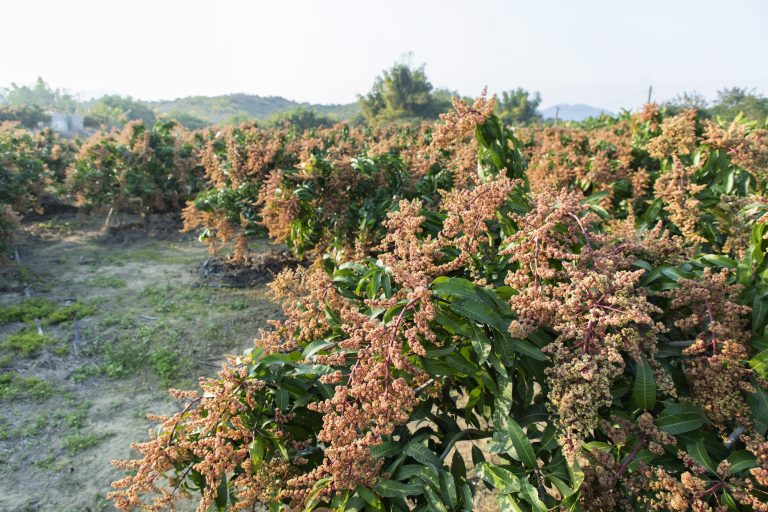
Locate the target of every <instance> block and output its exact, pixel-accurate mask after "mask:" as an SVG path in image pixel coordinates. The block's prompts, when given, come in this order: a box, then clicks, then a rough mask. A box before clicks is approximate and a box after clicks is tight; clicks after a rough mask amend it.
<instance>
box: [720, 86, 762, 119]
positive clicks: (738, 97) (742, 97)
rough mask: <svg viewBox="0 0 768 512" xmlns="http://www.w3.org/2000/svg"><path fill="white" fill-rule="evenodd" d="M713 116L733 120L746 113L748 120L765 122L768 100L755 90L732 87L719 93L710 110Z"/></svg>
mask: <svg viewBox="0 0 768 512" xmlns="http://www.w3.org/2000/svg"><path fill="white" fill-rule="evenodd" d="M710 111H711V113H712V115H714V116H720V117H722V118H724V119H733V118H735V117H736V116H737V115H739V113H742V112H743V113H744V117H746V118H747V119H754V120H757V121H765V120H766V118H768V98H766V97H764V96H762V95H760V94H757V93H756V92H755V91H754V90H747V89H746V88H742V87H731V88H728V89H723V90H721V91H718V92H717V99H716V100H715V103H714V105H713V106H712V108H711V109H710Z"/></svg>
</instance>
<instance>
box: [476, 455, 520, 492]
mask: <svg viewBox="0 0 768 512" xmlns="http://www.w3.org/2000/svg"><path fill="white" fill-rule="evenodd" d="M475 470H476V472H477V476H478V477H480V478H481V479H482V480H483V481H484V482H486V483H487V484H488V485H490V486H492V487H493V488H494V489H495V490H496V492H498V493H499V494H510V493H517V492H520V480H519V479H518V478H517V476H516V475H515V474H514V473H512V472H511V471H509V470H508V469H504V468H502V467H499V466H496V465H495V464H491V463H488V462H482V463H480V464H478V465H477V467H476V468H475Z"/></svg>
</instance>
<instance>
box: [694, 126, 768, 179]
mask: <svg viewBox="0 0 768 512" xmlns="http://www.w3.org/2000/svg"><path fill="white" fill-rule="evenodd" d="M702 142H704V144H708V145H710V146H712V147H713V148H716V149H720V150H723V151H726V152H727V153H728V155H729V156H730V157H731V161H733V163H734V164H736V165H737V166H739V167H741V168H743V169H746V170H747V171H749V172H751V173H753V174H754V175H755V176H756V177H758V178H762V179H763V180H765V179H766V175H768V130H766V129H764V128H757V129H748V127H747V125H745V124H743V123H737V122H735V121H734V122H732V123H731V124H730V125H729V126H728V128H726V129H724V128H722V127H720V126H719V125H717V124H715V123H713V122H712V121H707V122H706V124H705V127H704V137H703V141H702Z"/></svg>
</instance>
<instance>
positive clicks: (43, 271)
mask: <svg viewBox="0 0 768 512" xmlns="http://www.w3.org/2000/svg"><path fill="white" fill-rule="evenodd" d="M97 227H98V226H97V225H93V224H89V223H87V222H83V221H78V219H77V218H75V217H73V216H70V217H66V216H61V217H58V218H54V219H53V220H47V221H45V222H40V223H33V224H27V225H26V226H25V230H26V232H27V234H26V236H24V237H23V239H22V240H21V241H20V243H19V246H18V247H19V254H20V257H21V263H22V265H23V267H24V269H22V273H21V278H22V280H24V281H27V282H30V283H31V286H30V292H31V296H32V298H33V300H32V301H30V300H26V301H25V300H24V293H23V290H22V289H19V288H18V286H17V285H18V283H17V282H11V281H7V280H6V282H4V283H0V285H2V288H4V289H5V291H3V292H2V293H0V511H13V512H15V511H25V510H29V511H32V510H45V511H48V510H51V511H70V510H71V511H88V510H90V511H95V510H111V506H110V504H109V503H108V502H107V501H106V499H105V495H106V493H107V492H108V491H109V484H110V482H111V481H113V480H115V479H117V478H119V477H121V476H122V473H121V472H120V471H118V470H116V469H114V468H112V467H111V465H110V464H109V461H110V460H112V459H123V458H127V457H129V456H130V455H131V453H130V449H129V447H128V446H129V444H130V443H131V442H132V441H136V440H142V439H145V438H146V435H147V434H146V432H147V429H148V428H150V427H152V424H150V423H149V422H148V421H147V420H146V419H145V414H146V413H147V412H154V413H166V412H169V411H172V410H174V409H176V408H177V407H178V405H177V404H176V403H174V402H173V401H172V400H170V399H169V398H168V397H167V394H166V392H165V389H167V388H168V387H182V388H193V387H195V383H196V380H197V377H198V376H199V375H203V374H207V375H211V374H213V373H215V371H216V368H217V366H218V362H219V361H220V360H221V357H222V355H223V354H225V353H239V352H240V351H241V350H242V349H243V348H245V347H247V346H249V343H250V340H251V339H252V338H253V337H254V336H255V335H256V333H257V331H258V329H259V327H264V325H265V324H264V322H265V320H267V319H269V318H275V317H276V316H277V315H278V310H277V308H276V306H275V305H274V304H272V303H271V302H270V301H269V299H268V298H267V297H266V295H265V291H266V289H265V287H264V286H258V287H254V288H248V289H229V288H212V287H210V286H204V285H202V284H203V281H202V279H201V277H200V265H201V264H202V262H203V261H205V260H206V258H207V254H206V251H205V248H203V247H202V246H201V244H199V242H197V240H195V239H194V237H191V236H186V235H181V234H179V233H177V232H176V231H175V229H165V230H160V231H158V232H152V233H149V234H148V233H147V232H145V231H143V230H138V231H136V232H131V233H118V234H117V235H114V236H108V237H106V238H105V237H103V236H102V235H100V233H99V232H98V230H97ZM33 306H34V307H37V308H38V309H36V310H33ZM14 308H15V309H14ZM41 308H42V309H41ZM30 311H32V313H35V314H37V313H39V312H40V311H42V312H43V313H45V314H42V313H41V314H42V318H41V319H40V322H38V323H39V324H40V325H41V328H42V330H43V333H44V334H43V336H42V337H39V336H36V335H35V334H36V333H37V328H36V324H35V322H34V320H33V319H30V318H21V317H23V316H24V314H25V313H29V312H30ZM73 311H77V312H76V313H74V314H73ZM14 315H15V317H14ZM27 316H29V315H27ZM9 318H10V319H9Z"/></svg>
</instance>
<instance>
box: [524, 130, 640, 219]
mask: <svg viewBox="0 0 768 512" xmlns="http://www.w3.org/2000/svg"><path fill="white" fill-rule="evenodd" d="M530 132H531V137H530V138H531V140H532V141H533V143H532V144H530V145H528V146H527V147H526V157H527V158H528V170H527V172H526V176H527V177H528V180H529V182H530V184H531V189H532V190H533V191H535V192H541V191H544V190H546V189H548V188H555V189H559V188H563V187H567V188H570V189H577V188H578V189H582V190H586V191H588V193H590V194H591V193H595V192H599V191H602V190H606V191H607V192H608V195H607V196H606V197H605V198H603V200H602V204H604V205H606V206H608V205H610V204H611V199H612V196H613V188H612V187H611V184H612V183H615V182H617V181H619V180H630V181H632V183H633V185H634V187H633V194H634V195H635V196H637V197H641V196H642V195H643V194H644V193H645V191H646V188H647V184H646V180H647V176H643V174H642V172H640V171H633V170H632V143H633V141H632V133H631V131H630V129H629V126H627V123H626V122H621V123H618V124H616V125H615V126H610V127H605V128H596V129H586V128H557V127H554V128H552V127H550V128H543V129H536V130H535V132H534V130H530Z"/></svg>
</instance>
